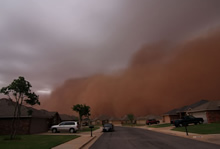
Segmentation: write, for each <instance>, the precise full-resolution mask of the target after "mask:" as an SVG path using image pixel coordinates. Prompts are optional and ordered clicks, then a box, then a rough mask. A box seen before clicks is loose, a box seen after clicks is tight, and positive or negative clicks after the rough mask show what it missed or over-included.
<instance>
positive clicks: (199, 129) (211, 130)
mask: <svg viewBox="0 0 220 149" xmlns="http://www.w3.org/2000/svg"><path fill="white" fill-rule="evenodd" d="M172 130H174V131H183V132H185V127H177V128H173V129H172ZM187 130H188V132H191V133H198V134H219V133H220V123H211V124H201V125H190V126H188V127H187Z"/></svg>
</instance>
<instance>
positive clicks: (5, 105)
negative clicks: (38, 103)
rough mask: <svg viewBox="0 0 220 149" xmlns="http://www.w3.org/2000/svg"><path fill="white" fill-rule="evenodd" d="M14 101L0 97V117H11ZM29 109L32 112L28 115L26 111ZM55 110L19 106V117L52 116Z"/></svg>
mask: <svg viewBox="0 0 220 149" xmlns="http://www.w3.org/2000/svg"><path fill="white" fill-rule="evenodd" d="M14 106H15V102H14V101H12V100H9V99H6V98H2V99H0V117H13V116H14ZM29 110H31V111H32V114H31V115H29V114H28V111H29ZM56 113H57V112H49V111H46V110H37V109H34V108H32V107H27V106H24V105H22V106H21V117H38V118H52V117H53V116H54V115H55V114H56Z"/></svg>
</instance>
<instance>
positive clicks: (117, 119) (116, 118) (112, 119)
mask: <svg viewBox="0 0 220 149" xmlns="http://www.w3.org/2000/svg"><path fill="white" fill-rule="evenodd" d="M109 120H110V121H121V119H120V118H118V117H111V118H110V119H109Z"/></svg>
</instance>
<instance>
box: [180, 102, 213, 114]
mask: <svg viewBox="0 0 220 149" xmlns="http://www.w3.org/2000/svg"><path fill="white" fill-rule="evenodd" d="M207 102H209V101H208V100H200V101H198V102H196V103H193V104H191V105H187V106H183V107H181V108H179V109H178V110H177V113H179V112H186V111H188V110H189V109H193V108H196V107H198V106H200V105H203V104H205V103H207Z"/></svg>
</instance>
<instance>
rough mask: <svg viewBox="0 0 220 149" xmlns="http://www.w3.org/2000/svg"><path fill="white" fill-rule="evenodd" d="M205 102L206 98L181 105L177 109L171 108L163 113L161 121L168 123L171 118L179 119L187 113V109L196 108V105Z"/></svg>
mask: <svg viewBox="0 0 220 149" xmlns="http://www.w3.org/2000/svg"><path fill="white" fill-rule="evenodd" d="M207 102H208V100H200V101H198V102H196V103H193V104H191V105H187V106H183V107H181V108H179V109H173V110H171V111H169V112H167V113H165V114H164V115H163V122H164V123H170V121H171V120H175V119H180V118H182V117H184V116H186V115H188V112H187V111H188V110H190V109H193V108H196V107H198V106H200V105H203V104H205V103H207Z"/></svg>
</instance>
